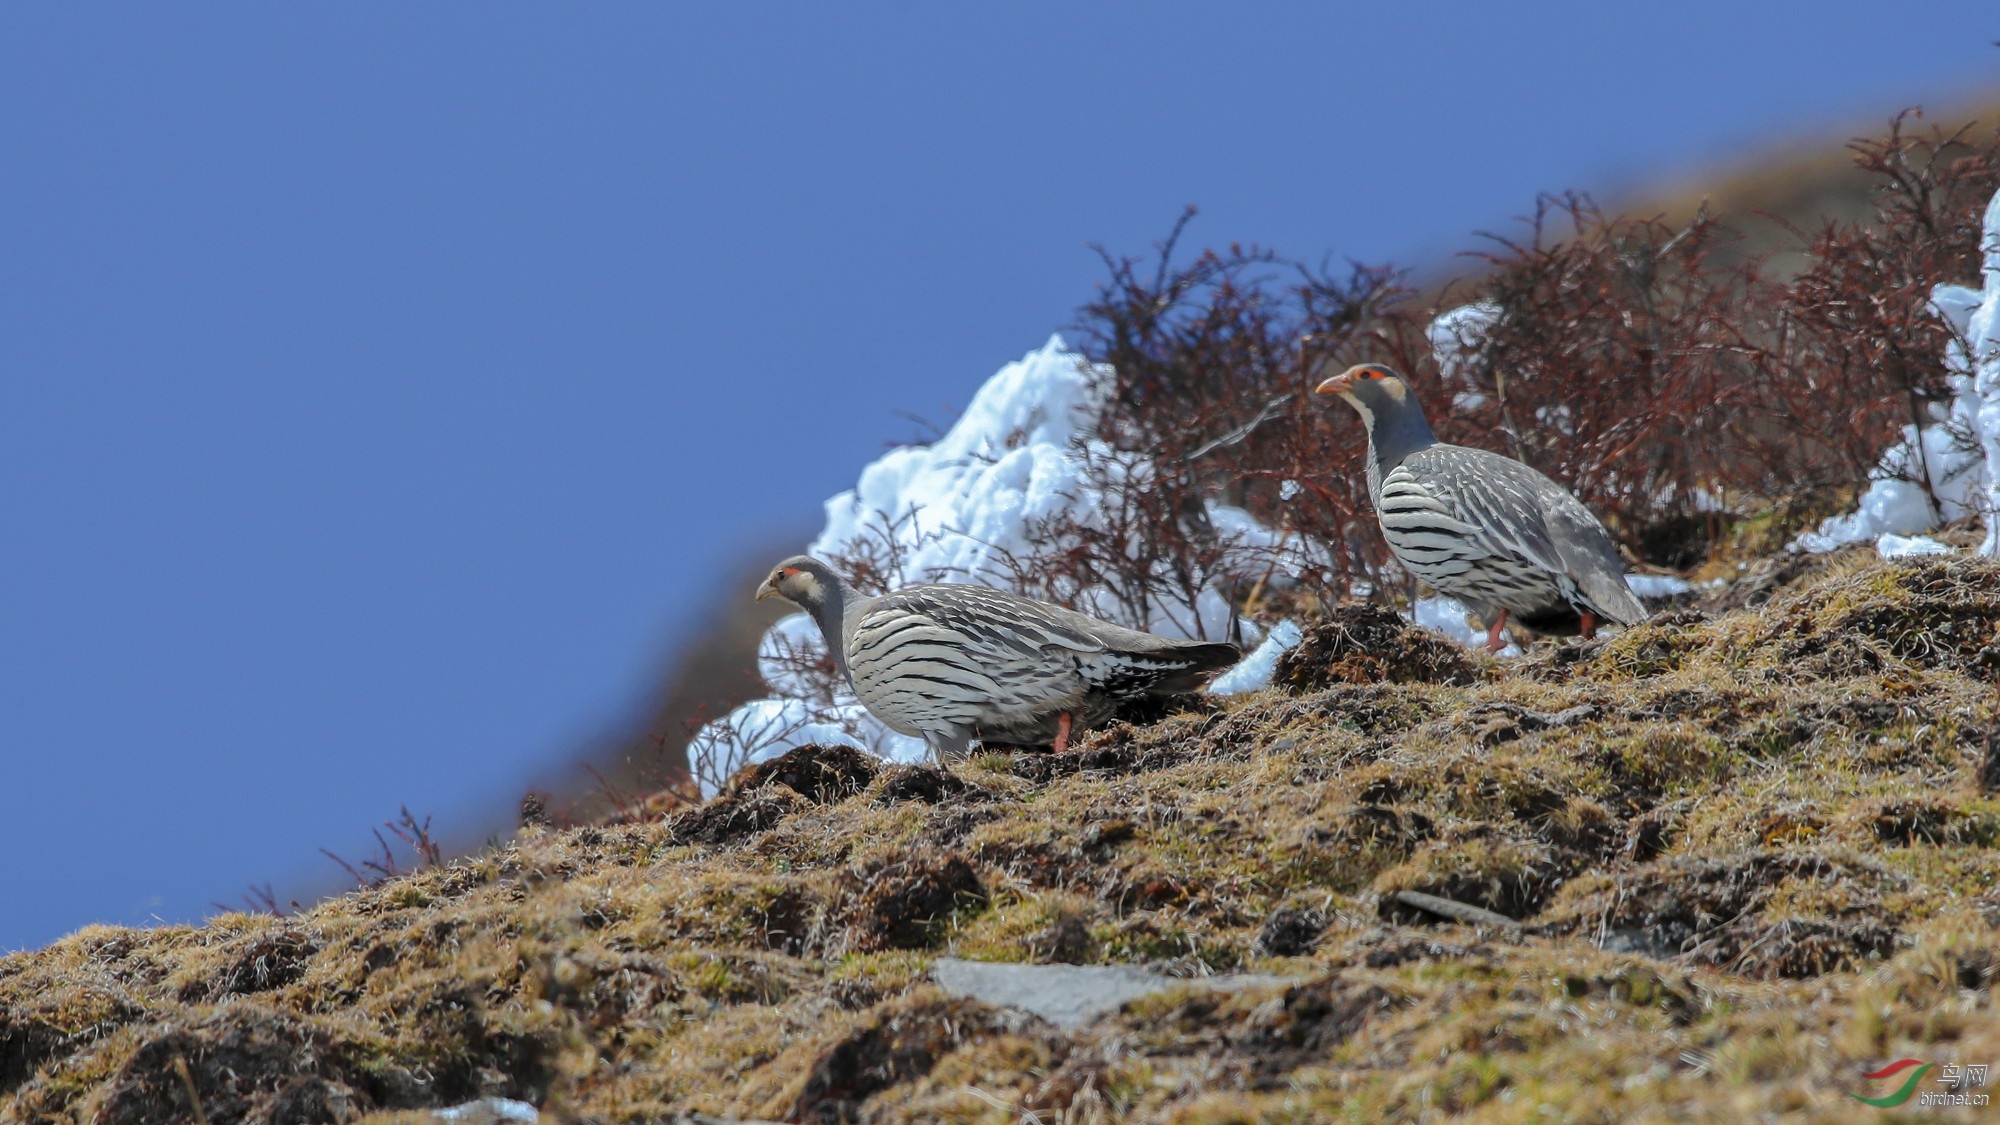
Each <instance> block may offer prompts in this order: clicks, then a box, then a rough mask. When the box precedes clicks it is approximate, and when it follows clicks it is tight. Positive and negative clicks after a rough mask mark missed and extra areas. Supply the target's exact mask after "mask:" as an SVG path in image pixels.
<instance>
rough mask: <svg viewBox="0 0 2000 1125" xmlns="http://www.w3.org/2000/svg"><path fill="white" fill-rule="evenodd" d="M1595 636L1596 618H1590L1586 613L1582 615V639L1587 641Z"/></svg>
mask: <svg viewBox="0 0 2000 1125" xmlns="http://www.w3.org/2000/svg"><path fill="white" fill-rule="evenodd" d="M1596 636H1597V618H1595V617H1592V616H1591V615H1589V614H1588V613H1586V614H1584V615H1583V639H1584V640H1586V641H1587V640H1591V639H1592V638H1594V637H1596Z"/></svg>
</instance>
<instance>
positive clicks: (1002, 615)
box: [847, 586, 1106, 733]
mask: <svg viewBox="0 0 2000 1125" xmlns="http://www.w3.org/2000/svg"><path fill="white" fill-rule="evenodd" d="M1052 609H1054V607H1045V606H1043V605H1042V604H1041V603H1039V602H1035V601H1032V600H1030V599H1027V598H1022V597H1018V596H1016V595H1012V594H1008V593H1005V592H1004V591H1000V590H992V589H988V588H986V587H983V586H913V587H910V588H908V589H904V590H899V591H897V592H895V593H893V594H888V595H885V596H883V597H880V598H876V599H873V600H872V601H869V602H865V603H863V604H862V605H860V606H858V607H857V609H856V612H855V613H854V614H853V616H852V617H851V618H850V621H849V623H848V628H847V665H848V672H849V674H850V675H851V676H852V678H853V680H854V691H855V695H856V696H857V697H859V698H860V700H861V702H862V703H863V704H865V705H866V706H867V707H868V708H869V710H871V711H874V712H875V713H876V714H877V715H878V716H880V717H881V718H882V719H883V720H884V721H885V722H887V723H889V725H891V726H894V727H896V728H898V729H900V730H904V731H906V732H908V733H917V732H921V731H926V730H945V729H963V730H970V729H973V728H985V727H995V726H1006V725H1009V724H1017V723H1023V722H1029V721H1032V720H1033V719H1034V718H1035V717H1036V716H1039V715H1041V714H1044V713H1049V712H1054V711H1059V710H1064V709H1067V708H1070V707H1074V706H1076V705H1078V704H1079V703H1080V702H1081V701H1082V698H1083V695H1084V693H1085V691H1086V690H1087V687H1088V685H1087V684H1086V682H1085V680H1084V677H1083V675H1082V673H1081V672H1080V670H1079V663H1080V660H1081V658H1083V657H1086V656H1091V655H1095V654H1098V653H1101V652H1103V651H1104V650H1105V647H1106V646H1105V644H1104V642H1102V641H1100V640H1098V639H1097V638H1096V637H1093V636H1091V635H1090V634H1089V633H1086V632H1083V631H1082V630H1080V629H1077V628H1075V627H1074V626H1072V625H1070V624H1069V623H1067V622H1065V621H1063V620H1062V619H1061V618H1060V617H1059V616H1056V615H1055V614H1052V613H1050V612H1048V611H1049V610H1052Z"/></svg>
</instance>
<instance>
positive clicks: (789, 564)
mask: <svg viewBox="0 0 2000 1125" xmlns="http://www.w3.org/2000/svg"><path fill="white" fill-rule="evenodd" d="M839 593H840V576H839V575H837V574H835V573H834V572H833V568H831V567H829V566H827V565H826V564H825V563H823V562H821V561H819V560H818V559H816V558H813V557H812V556H811V555H793V556H792V557H791V558H789V559H786V560H785V561H784V562H781V563H779V564H778V565H777V566H774V567H772V568H771V574H770V577H768V578H766V579H764V584H763V585H762V586H759V587H758V588H757V600H758V601H760V602H761V601H763V600H764V599H765V598H768V597H772V596H774V595H775V596H777V597H780V598H783V599H785V600H786V601H788V602H791V603H792V604H793V605H795V606H798V607H799V608H800V609H803V610H805V611H806V612H808V613H815V614H816V613H818V612H819V610H820V609H821V608H822V607H824V606H825V605H826V604H827V600H828V599H830V598H835V597H838V596H839Z"/></svg>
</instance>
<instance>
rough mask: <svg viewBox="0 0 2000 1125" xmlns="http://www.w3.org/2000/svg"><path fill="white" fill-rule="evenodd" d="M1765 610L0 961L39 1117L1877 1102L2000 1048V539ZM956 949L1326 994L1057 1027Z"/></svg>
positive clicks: (10, 1101) (16, 1061) (851, 779)
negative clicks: (1892, 1084) (1999, 796)
mask: <svg viewBox="0 0 2000 1125" xmlns="http://www.w3.org/2000/svg"><path fill="white" fill-rule="evenodd" d="M1760 597H1761V598H1762V604H1760V605H1758V606H1757V607H1755V608H1751V609H1741V608H1739V609H1733V610H1728V611H1726V612H1725V611H1720V610H1715V611H1713V616H1706V615H1704V614H1703V613H1702V612H1701V611H1699V610H1684V611H1680V612H1679V613H1678V614H1676V615H1671V616H1666V617H1663V618H1660V619H1656V620H1655V621H1654V622H1653V623H1650V624H1647V625H1644V626H1641V627H1638V628H1636V629H1633V630H1631V631H1629V632H1626V633H1624V634H1623V635H1620V636H1617V637H1615V638H1611V639H1609V640H1605V641H1600V642H1596V643H1592V644H1587V645H1575V644H1571V645H1565V646H1551V647H1548V648H1545V649H1543V650H1541V651H1539V652H1537V653H1535V654H1532V655H1531V656H1530V657H1528V658H1526V659H1524V660H1522V661H1519V662H1516V663H1514V664H1512V665H1509V666H1506V667H1505V668H1502V667H1501V666H1499V665H1495V664H1494V663H1493V662H1491V661H1488V660H1486V659H1485V658H1484V657H1475V658H1471V659H1470V660H1469V662H1468V664H1467V668H1469V669H1470V670H1471V672H1472V673H1473V674H1467V675H1457V674H1453V675H1451V676H1448V677H1430V678H1426V677H1420V676H1410V677H1403V679H1404V680H1405V682H1375V683H1354V682H1342V681H1343V679H1349V678H1353V677H1350V676H1347V675H1346V672H1351V671H1353V670H1355V669H1360V668H1366V667H1382V668H1389V669H1394V668H1399V667H1412V666H1414V665H1412V664H1411V660H1412V654H1411V653H1409V652H1406V651H1394V650H1393V646H1394V645H1395V644H1397V643H1399V640H1398V638H1402V640H1403V641H1408V640H1410V638H1408V637H1406V636H1405V635H1403V634H1399V633H1397V632H1396V631H1394V630H1378V631H1373V632H1371V631H1370V630H1367V629H1363V628H1357V627H1347V628H1343V629H1338V630H1329V631H1324V632H1323V634H1321V635H1324V636H1326V637H1328V638H1329V639H1328V641H1327V643H1329V644H1333V645H1335V646H1336V648H1337V651H1335V652H1333V653H1332V654H1331V655H1330V656H1329V657H1328V659H1326V660H1322V661H1321V662H1320V664H1319V665H1318V667H1322V668H1327V667H1337V668H1339V669H1344V670H1346V672H1342V673H1339V674H1335V675H1332V676H1329V677H1323V678H1321V679H1320V680H1318V681H1315V682H1320V683H1325V684H1326V686H1320V687H1313V688H1309V689H1303V690H1301V691H1300V692H1299V693H1296V694H1295V693H1293V692H1290V691H1287V690H1284V689H1272V690H1269V691H1266V692H1263V693H1259V694H1257V695H1253V696H1250V697H1247V698H1243V699H1238V700H1232V701H1229V702H1227V703H1213V702H1209V703H1206V705H1205V706H1203V707H1198V708H1195V709H1191V710H1186V711H1181V712H1176V713H1173V714H1168V715H1165V716H1163V717H1161V718H1159V719H1158V720H1157V721H1153V722H1150V723H1146V724H1143V725H1131V724H1125V725H1120V726H1115V727H1113V728H1111V729H1109V730H1106V731H1104V732H1101V733H1099V734H1097V735H1095V736H1093V737H1092V738H1090V739H1089V740H1087V741H1086V742H1085V743H1084V744H1083V745H1082V746H1080V747H1079V748H1078V749H1077V750H1076V751H1074V752H1073V753H1071V754H1068V755H1065V756H1062V757H1060V758H1056V757H1050V756H1047V755H1029V756H1022V757H1018V758H1009V757H1006V756H1001V755H989V756H986V757H984V758H981V759H978V760H977V761H976V762H975V763H974V764H972V765H970V766H968V767H966V768H964V769H962V770H961V772H960V774H959V775H958V776H957V777H956V778H947V777H943V776H941V775H938V774H936V773H935V772H933V771H929V770H925V769H913V768H909V767H881V766H879V765H877V764H875V763H873V762H871V761H868V760H865V759H862V758H859V757H858V756H854V755H851V754H845V753H841V752H831V751H829V752H822V751H817V750H806V751H801V752H798V753H797V754H796V755H795V756H794V757H792V758H791V759H790V760H788V761H786V762H783V763H779V764H775V765H771V766H767V767H764V768H762V769H760V770H758V771H756V772H754V773H748V774H745V775H744V776H742V777H740V778H739V779H738V784H737V786H736V787H735V788H734V789H733V790H732V791H730V792H728V793H727V794H725V795H724V796H722V797H720V798H718V799H717V800H715V801H713V802H711V803H710V804H709V805H707V806H705V807H703V808H701V809H697V810H693V811H690V812H685V813H681V814H677V815H675V816H672V817H669V818H667V819H665V820H660V821H655V822H651V823H643V824H628V825H616V826H603V827H583V828H573V829H567V830H562V831H552V830H549V829H544V828H533V829H528V830H525V831H524V832H523V834H522V836H521V837H520V838H518V839H517V840H515V841H514V842H512V843H510V844H508V845H507V846H505V847H503V848H500V849H498V850H495V851H492V852H490V853H489V854H485V855H481V856H478V857H476V858H473V859H469V860H464V861H460V862H457V863H454V864H450V865H448V866H445V867H442V868H438V869H435V870H427V871H423V872H419V873H416V874H412V875H406V876H403V877H399V878H396V879H392V880H389V881H387V882H384V883H382V884H381V885H379V886H376V887H373V888H370V889H367V890H362V891H357V892H355V893H352V894H349V895H347V896H345V897H342V898H340V899H337V900H334V901H331V902H328V903H326V904H324V905H322V906H319V907H317V908H315V909H312V910H309V911H306V912H304V913H301V914H299V915H296V916H294V917H289V918H272V917H265V916H257V915H224V916H221V917H218V918H215V919H212V920H211V921H209V922H208V923H207V924H205V925H203V926H199V927H186V926H178V927H161V928H157V929H149V930H127V929H114V928H109V927H92V928H89V929H86V930H83V931H81V932H79V933H77V934H75V935H72V936H71V937H69V938H66V939H64V940H63V941H61V942H58V943H57V944H55V945H53V946H51V947H49V948H47V949H44V950H40V951H36V952H31V953H22V954H16V955H13V956H10V957H7V958H4V959H0V1121H9V1122H11V1121H51V1122H84V1121H101V1122H107V1123H111V1125H121V1123H126V1122H161V1121H187V1120H194V1115H193V1112H192V1109H191V1102H190V1093H189V1091H190V1088H192V1089H193V1090H194V1091H196V1093H197V1094H198V1096H199V1098H200V1101H201V1108H202V1113H203V1114H204V1116H205V1119H206V1120H207V1121H209V1122H215V1123H221V1122H227V1121H241V1120H247V1121H259V1122H274V1123H277V1122H308V1121H325V1120H349V1119H354V1118H358V1117H359V1116H361V1115H363V1114H366V1113H375V1112H386V1111H391V1110H396V1109H410V1108H419V1107H424V1106H434V1105H441V1104H452V1103H455V1102H459V1101H464V1100H467V1099H470V1098H473V1097H477V1096H480V1095H482V1094H497V1095H503V1096H509V1097H519V1098H526V1099H528V1100H530V1101H534V1102H536V1103H539V1104H543V1105H545V1106H546V1107H548V1110H549V1111H550V1112H551V1113H553V1114H554V1115H555V1116H556V1117H557V1119H561V1120H588V1121H607V1122H609V1121H620V1122H626V1121H630V1122H636V1121H652V1120H661V1119H670V1118H671V1117H672V1116H673V1115H674V1114H676V1113H680V1112H685V1111H700V1112H707V1113H713V1114H722V1115H733V1116H741V1117H761V1118H796V1119H800V1120H842V1119H856V1120H869V1121H994V1122H999V1121H1015V1120H1024V1119H1031V1118H1028V1117H1027V1116H1026V1115H1028V1114H1033V1115H1035V1116H1034V1117H1033V1118H1032V1119H1035V1120H1041V1121H1058V1120H1061V1121H1078V1122H1082V1121H1110V1120H1125V1119H1136V1120H1160V1121H1175V1122H1234V1121H1265V1120H1272V1121H1306V1120H1347V1121H1368V1122H1373V1121H1416V1120H1428V1119H1437V1118H1440V1117H1442V1116H1444V1115H1446V1114H1448V1113H1458V1114H1463V1115H1465V1116H1466V1118H1467V1119H1469V1120H1475V1121H1487V1122H1511V1121H1543V1120H1551V1119H1556V1120H1565V1121H1604V1122H1612V1121H1619V1122H1624V1121H1668V1120H1682V1119H1687V1118H1690V1117H1702V1118H1706V1119H1715V1120H1787V1121H1791V1120H1800V1121H1804V1120H1824V1121H1846V1120H1854V1116H1853V1114H1854V1112H1855V1110H1854V1109H1853V1108H1851V1107H1853V1106H1854V1103H1853V1102H1852V1101H1851V1100H1850V1099H1848V1097H1847V1094H1846V1091H1849V1090H1859V1091H1861V1092H1864V1093H1871V1094H1872V1093H1877V1092H1879V1091H1877V1090H1875V1089H1873V1088H1872V1085H1873V1084H1869V1083H1866V1082H1863V1081H1862V1080H1860V1079H1859V1077H1858V1076H1859V1075H1860V1074H1861V1072H1863V1071H1864V1070H1868V1069H1872V1068H1873V1067H1875V1066H1877V1065H1879V1064H1880V1062H1881V1061H1882V1060H1884V1059H1885V1058H1895V1057H1900V1056H1904V1055H1913V1056H1917V1057H1922V1058H1926V1059H1931V1058H1936V1059H1940V1060H1946V1061H1958V1062H1964V1063H1977V1062H2000V1014H1996V1012H1995V1008H1994V1003H1993V994H1992V991H1991V984H1992V976H1993V972H1994V968H1995V966H1996V965H2000V931H1996V928H1995V927H1996V923H2000V889H1996V884H2000V855H1996V853H1995V852H1994V850H1993V848H1992V844H1993V842H1994V840H1995V839H1996V837H2000V802H1996V800H1995V799H1994V797H1993V796H1992V795H1991V794H1990V793H1989V789H1990V788H1991V787H1992V786H1993V785H1995V784H1996V783H2000V763H1996V762H1995V761H1994V758H1995V756H1996V755H2000V715H1996V706H1995V683H1996V680H2000V568H1996V567H1995V566H1994V565H1993V564H1990V563H1978V562H1972V561H1967V560H1963V559H1958V560H1922V561H1913V562H1905V563H1899V564H1893V565H1891V564H1882V563H1878V562H1854V561H1844V562H1835V563H1832V564H1830V565H1827V566H1825V567H1823V568H1821V569H1819V570H1818V571H1816V572H1813V573H1810V574H1807V575H1805V576H1804V577H1803V578H1801V579H1800V580H1798V581H1797V582H1795V583H1793V584H1792V585H1783V584H1780V583H1771V582H1767V583H1765V589H1764V590H1763V591H1762V593H1761V594H1760ZM1718 604H1720V603H1718ZM1362 624H1366V622H1365V621H1364V622H1362ZM1350 625H1352V623H1350ZM1415 640H1417V641H1421V640H1422V638H1415ZM1357 645H1358V646H1360V648H1362V649H1367V650H1368V651H1367V652H1365V653H1364V654H1362V655H1365V656H1366V659H1361V658H1359V657H1358V656H1357V652H1356V646H1357ZM1385 646H1386V648H1385ZM1312 655H1313V654H1311V653H1306V654H1302V661H1303V662H1305V663H1309V660H1307V659H1306V658H1310V657H1311V656H1312ZM1418 655H1421V654H1418ZM1370 661H1373V662H1374V663H1373V664H1371V663H1370ZM1418 664H1422V662H1421V661H1419V662H1418ZM1438 678H1444V679H1450V680H1452V681H1453V682H1448V683H1447V682H1434V680H1435V679H1438ZM1403 890H1415V891H1423V892H1427V893H1430V894H1435V895H1440V896H1443V897H1446V898H1450V899H1454V900H1457V901H1459V902H1463V903H1467V904H1471V905H1475V906H1479V907H1483V908H1486V909H1489V910H1493V911H1497V912H1499V913H1501V914H1505V915H1508V916H1509V917H1512V918H1515V919H1518V920H1519V921H1520V922H1521V923H1523V925H1522V927H1520V928H1519V929H1518V930H1516V929H1513V928H1509V927H1495V928H1487V929H1479V930H1475V929H1472V928H1468V927H1466V926H1463V925H1459V924H1455V923H1449V922H1445V921H1443V920H1442V919H1439V918H1437V917H1434V916H1431V915H1428V914H1426V913H1424V912H1423V911H1421V910H1416V909H1413V908H1410V907H1407V906H1404V905H1401V904H1400V903H1398V901H1397V900H1395V899H1394V898H1393V897H1391V896H1392V895H1393V893H1394V892H1396V891H1403ZM946 953H949V954H951V955H954V956H960V957H972V958H985V959H1004V960H1026V961H1045V962H1046V961H1053V960H1064V961H1074V962H1144V963H1147V964H1151V965H1154V966H1156V967H1160V968H1163V969H1165V970H1166V971H1168V972H1169V973H1173V974H1178V975H1187V976H1195V975H1203V974H1208V973H1212V972H1219V971H1225V970H1236V969H1253V970H1257V971H1260V972H1270V973H1278V974H1284V975H1288V976H1291V977H1294V978H1296V983H1295V984H1293V985H1291V986H1289V987H1281V988H1266V989H1261V990H1252V991H1248V992H1243V993H1239V994H1235V995H1226V994H1213V993H1201V992H1187V993H1176V994H1168V995H1166V996H1162V997H1158V998H1154V999H1151V1000H1147V1001H1142V1002H1139V1003H1137V1004H1135V1005H1132V1006H1131V1007H1129V1008H1127V1009H1126V1010H1124V1011H1122V1012H1120V1013H1118V1014H1116V1015H1114V1016H1111V1017H1107V1018H1106V1019H1104V1020H1101V1021H1099V1022H1098V1023H1096V1024H1094V1025H1091V1026H1088V1027H1086V1028H1084V1029H1081V1030H1078V1031H1075V1032H1063V1031H1060V1030H1058V1029H1056V1028H1053V1027H1051V1026H1049V1025H1046V1024H1042V1023H1040V1022H1038V1021H1035V1020H1033V1019H1032V1018H1029V1017H1025V1016H1022V1015H1020V1014H1017V1013H1011V1012H1007V1011H1000V1010H995V1009H992V1008H988V1007H985V1006H982V1005H979V1004H976V1003H972V1002H969V1001H965V1000H957V999H952V998H950V997H947V996H945V995H944V994H943V993H941V992H940V991H939V990H938V989H937V988H936V986H935V985H932V984H930V983H929V982H928V980H927V977H926V973H927V969H928V965H929V963H930V961H931V959H932V958H934V957H935V956H938V955H941V954H946ZM183 1066H185V1069H186V1072H187V1074H186V1077H185V1078H184V1077H183V1076H182V1068H183ZM1868 1112H1873V1111H1868Z"/></svg>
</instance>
